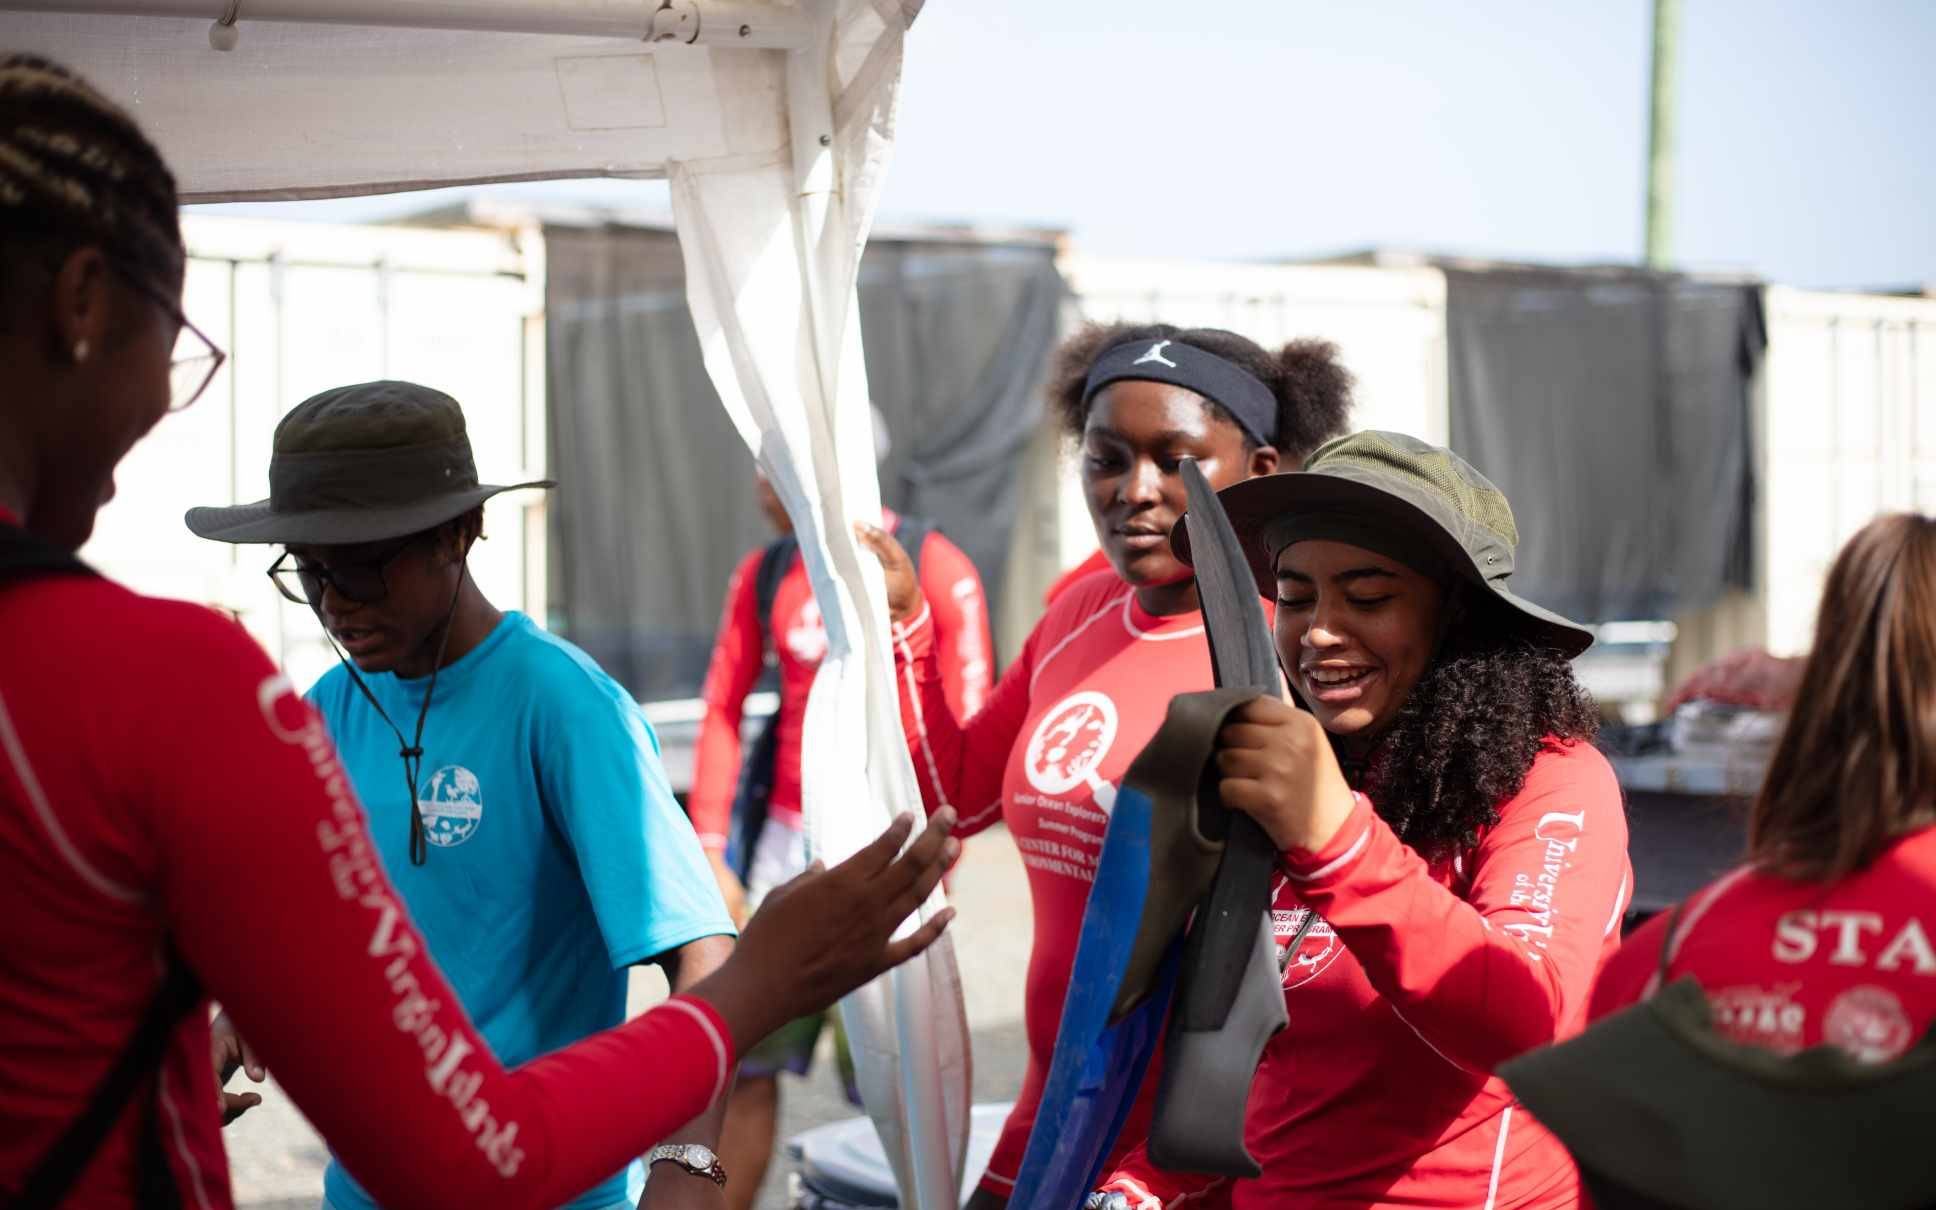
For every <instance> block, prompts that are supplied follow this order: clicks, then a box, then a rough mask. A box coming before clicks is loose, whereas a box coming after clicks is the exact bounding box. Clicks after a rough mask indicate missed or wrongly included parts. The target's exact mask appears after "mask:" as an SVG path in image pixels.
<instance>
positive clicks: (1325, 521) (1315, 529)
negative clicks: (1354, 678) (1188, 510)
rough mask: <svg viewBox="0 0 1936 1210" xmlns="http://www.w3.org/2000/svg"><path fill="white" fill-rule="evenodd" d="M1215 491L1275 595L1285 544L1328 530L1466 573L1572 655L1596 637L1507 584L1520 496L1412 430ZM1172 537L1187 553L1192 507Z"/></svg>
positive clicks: (1507, 621) (1338, 443) (1527, 627)
mask: <svg viewBox="0 0 1936 1210" xmlns="http://www.w3.org/2000/svg"><path fill="white" fill-rule="evenodd" d="M1217 499H1219V500H1221V501H1222V502H1223V506H1224V511H1225V512H1226V513H1228V514H1229V516H1230V524H1231V526H1232V527H1233V528H1234V529H1235V530H1236V531H1237V537H1238V538H1239V540H1241V541H1242V542H1243V545H1244V553H1245V554H1247V555H1248V556H1249V557H1250V569H1251V574H1252V575H1254V576H1255V577H1256V578H1257V590H1258V591H1259V592H1260V593H1263V594H1264V595H1266V596H1274V595H1275V594H1276V592H1277V568H1276V562H1277V555H1278V552H1280V551H1282V550H1283V549H1284V548H1285V547H1286V546H1289V545H1290V544H1291V543H1293V542H1298V541H1303V540H1306V539H1313V538H1328V539H1332V540H1335V541H1341V542H1350V543H1352V544H1354V545H1358V546H1365V547H1367V548H1370V549H1376V550H1379V551H1381V552H1385V553H1388V554H1391V555H1392V556H1393V557H1395V558H1398V559H1400V561H1402V562H1404V563H1406V564H1408V565H1410V566H1412V567H1413V568H1415V569H1416V570H1420V571H1427V572H1437V573H1440V574H1442V575H1445V576H1449V577H1452V578H1454V579H1457V580H1460V581H1464V582H1465V583H1467V584H1469V585H1471V586H1472V587H1473V588H1476V589H1478V590H1480V591H1481V593H1483V594H1484V595H1483V596H1481V597H1480V600H1482V601H1492V602H1494V603H1496V604H1497V605H1499V606H1502V607H1503V608H1500V609H1497V610H1493V611H1490V616H1491V617H1493V618H1494V619H1496V620H1497V621H1498V622H1499V623H1500V624H1502V625H1504V626H1506V627H1507V628H1509V629H1510V630H1512V631H1513V632H1515V633H1517V634H1519V635H1520V636H1522V637H1524V638H1525V639H1527V640H1528V641H1529V642H1531V643H1533V644H1534V645H1536V646H1540V647H1547V648H1551V649H1553V650H1555V651H1558V652H1560V653H1561V654H1563V655H1566V656H1567V657H1569V658H1570V657H1572V656H1576V655H1578V654H1580V653H1581V652H1582V651H1585V650H1586V649H1587V648H1588V647H1590V646H1592V645H1593V634H1592V632H1591V631H1589V630H1587V629H1586V628H1585V627H1583V626H1580V625H1578V624H1577V623H1574V622H1571V621H1568V620H1567V619H1566V618H1563V617H1561V616H1560V615H1559V614H1556V613H1554V612H1552V611H1551V610H1548V609H1542V608H1541V607H1539V606H1538V605H1535V604H1533V603H1532V602H1531V601H1528V600H1526V599H1525V598H1523V597H1519V596H1515V595H1514V594H1513V592H1512V590H1511V589H1510V588H1508V587H1507V586H1506V581H1507V580H1508V578H1510V577H1511V575H1512V573H1513V552H1514V550H1515V549H1516V548H1517V547H1518V545H1519V528H1518V526H1516V525H1515V524H1514V523H1513V515H1512V507H1511V505H1509V504H1507V502H1506V496H1505V493H1504V492H1501V491H1500V490H1499V489H1498V488H1497V487H1494V486H1493V485H1492V483H1491V481H1490V480H1488V479H1487V478H1486V477H1485V476H1484V475H1481V474H1480V473H1479V472H1478V471H1476V470H1474V469H1473V468H1472V467H1471V465H1470V464H1468V463H1467V462H1466V461H1465V459H1463V458H1461V457H1459V456H1458V455H1457V454H1455V453H1453V452H1452V451H1451V450H1448V449H1446V448H1444V447H1443V446H1436V445H1431V444H1428V443H1427V442H1424V441H1420V440H1419V439H1418V438H1416V437H1408V436H1406V435H1405V434H1403V433H1385V432H1377V431H1366V432H1362V433H1353V434H1351V435H1350V436H1348V437H1339V438H1337V439H1335V440H1333V441H1329V442H1326V443H1325V444H1324V445H1322V446H1319V447H1318V450H1317V452H1316V453H1314V454H1312V455H1311V456H1310V458H1308V459H1306V460H1305V463H1304V469H1303V470H1301V471H1292V472H1288V473H1285V474H1281V475H1263V476H1260V477H1258V478H1255V479H1246V480H1245V481H1244V482H1242V483H1238V484H1234V485H1232V486H1230V487H1226V488H1224V489H1223V490H1222V491H1221V492H1218V493H1217ZM1170 545H1171V546H1172V547H1173V548H1174V549H1175V551H1176V554H1177V557H1178V558H1180V559H1182V560H1183V561H1184V562H1185V563H1188V562H1189V561H1190V535H1189V529H1188V518H1187V517H1186V518H1184V519H1183V520H1182V521H1179V522H1178V523H1177V525H1176V528H1175V529H1174V530H1173V531H1171V533H1170Z"/></svg>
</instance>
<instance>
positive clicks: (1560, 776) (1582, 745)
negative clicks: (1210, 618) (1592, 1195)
mask: <svg viewBox="0 0 1936 1210" xmlns="http://www.w3.org/2000/svg"><path fill="white" fill-rule="evenodd" d="M1221 498H1222V500H1223V501H1224V503H1225V507H1226V509H1227V511H1228V512H1229V514H1230V517H1231V521H1232V523H1233V525H1235V526H1236V528H1237V530H1238V533H1239V534H1240V535H1241V536H1242V537H1243V539H1244V544H1245V547H1246V549H1247V551H1248V552H1249V554H1250V556H1251V562H1252V569H1253V572H1254V574H1255V575H1256V577H1257V582H1258V586H1259V587H1260V588H1262V589H1264V590H1265V591H1268V592H1272V593H1274V594H1275V596H1276V599H1277V613H1276V623H1275V625H1276V638H1277V650H1278V656H1279V659H1280V660H1281V661H1282V664H1283V667H1284V669H1285V671H1286V673H1287V675H1288V676H1289V678H1290V683H1291V688H1292V692H1293V693H1294V694H1295V697H1296V699H1297V701H1296V702H1286V701H1279V700H1276V699H1274V698H1262V699H1259V700H1257V701H1256V702H1253V703H1252V704H1251V705H1250V706H1248V707H1246V708H1245V709H1244V710H1243V711H1242V712H1241V714H1239V715H1238V716H1236V717H1235V718H1234V719H1233V721H1232V722H1230V723H1229V724H1227V725H1226V726H1225V728H1224V730H1223V732H1222V734H1221V735H1220V736H1219V738H1218V749H1219V750H1218V755H1217V764H1218V770H1219V773H1220V785H1221V790H1222V794H1223V801H1224V803H1225V804H1226V805H1228V806H1230V807H1231V808H1233V809H1237V810H1242V811H1244V812H1246V813H1248V814H1250V815H1251V816H1253V817H1255V818H1256V819H1257V821H1258V822H1259V823H1260V824H1262V825H1263V827H1264V830H1265V831H1266V832H1267V833H1269V835H1270V836H1271V838H1272V840H1273V841H1274V842H1275V843H1276V845H1277V847H1278V849H1279V850H1280V851H1281V853H1282V858H1281V870H1280V872H1279V876H1278V878H1277V880H1276V886H1275V888H1274V895H1273V909H1274V910H1273V917H1274V925H1275V930H1276V933H1277V936H1278V944H1279V947H1280V949H1282V950H1288V949H1289V947H1290V946H1291V944H1292V943H1293V940H1294V939H1296V941H1295V944H1296V948H1295V951H1294V952H1284V953H1281V954H1280V959H1281V965H1282V967H1283V970H1284V972H1285V973H1284V995H1285V1000H1286V1003H1287V1007H1288V1008H1289V1010H1290V1019H1291V1025H1290V1028H1289V1029H1287V1030H1285V1031H1284V1032H1283V1033H1280V1034H1279V1035H1278V1036H1277V1037H1276V1038H1274V1039H1272V1041H1271V1042H1270V1044H1269V1046H1268V1047H1267V1048H1266V1050H1265V1052H1264V1059H1263V1064H1262V1067H1261V1068H1260V1070H1259V1072H1258V1074H1257V1079H1256V1083H1255V1084H1254V1086H1253V1087H1252V1090H1251V1099H1250V1109H1249V1117H1248V1123H1247V1127H1246V1136H1247V1138H1246V1142H1247V1145H1248V1147H1249V1149H1250V1152H1251V1154H1252V1155H1253V1156H1255V1157H1256V1158H1257V1160H1258V1162H1259V1163H1260V1164H1261V1165H1262V1166H1263V1174H1262V1175H1261V1176H1260V1177H1258V1178H1257V1179H1255V1180H1248V1181H1241V1182H1238V1183H1237V1184H1236V1185H1234V1186H1232V1187H1230V1188H1229V1189H1228V1190H1227V1191H1222V1192H1227V1194H1228V1196H1229V1197H1230V1200H1231V1203H1232V1204H1233V1205H1234V1206H1236V1207H1238V1208H1239V1210H1246V1208H1249V1207H1263V1206H1271V1207H1284V1206H1297V1207H1320V1206H1322V1207H1343V1206H1350V1207H1354V1208H1358V1207H1382V1206H1421V1205H1431V1206H1474V1207H1476V1206H1485V1207H1488V1208H1489V1210H1492V1208H1503V1207H1507V1206H1513V1207H1541V1208H1548V1207H1566V1206H1574V1205H1577V1204H1578V1200H1579V1194H1578V1188H1577V1177H1576V1175H1575V1172H1574V1169H1573V1165H1572V1164H1571V1162H1570V1161H1569V1160H1568V1158H1567V1155H1566V1152H1565V1151H1564V1150H1563V1149H1562V1148H1561V1147H1560V1145H1559V1143H1558V1142H1557V1141H1556V1140H1554V1139H1553V1138H1552V1137H1551V1136H1550V1135H1549V1134H1548V1133H1547V1132H1546V1131H1545V1130H1544V1129H1543V1128H1542V1127H1540V1125H1539V1124H1538V1123H1537V1122H1534V1121H1532V1120H1531V1119H1530V1118H1529V1117H1528V1116H1527V1115H1526V1114H1525V1113H1523V1112H1520V1113H1517V1114H1515V1112H1514V1108H1515V1106H1514V1104H1513V1099H1512V1094H1511V1093H1510V1092H1509V1091H1508V1090H1507V1089H1506V1087H1505V1085H1504V1084H1503V1083H1502V1082H1501V1081H1500V1080H1498V1079H1497V1078H1496V1077H1494V1076H1493V1075H1492V1074H1491V1072H1492V1068H1493V1067H1494V1066H1495V1065H1496V1064H1498V1063H1500V1062H1502V1061H1504V1060H1506V1059H1508V1058H1511V1057H1512V1056H1514V1055H1516V1054H1519V1053H1520V1052H1521V1051H1524V1050H1528V1049H1530V1048H1532V1047H1534V1046H1538V1045H1540V1044H1542V1043H1546V1042H1550V1041H1552V1040H1553V1039H1554V1038H1555V1037H1558V1036H1562V1035H1564V1034H1567V1033H1570V1032H1573V1031H1575V1030H1577V1029H1578V1028H1579V1027H1580V1026H1581V1024H1582V1023H1583V1021H1584V1019H1585V1014H1586V1005H1587V996H1588V992H1589V989H1590V988H1591V987H1592V983H1593V977H1594V974H1595V972H1596V971H1597V970H1598V969H1599V967H1600V964H1601V961H1602V960H1603V959H1604V958H1605V957H1606V956H1607V955H1608V954H1610V953H1611V952H1612V951H1613V950H1614V949H1615V948H1616V947H1617V945H1618V944H1619V924H1620V919H1621V916H1622V914H1623V911H1624V909H1625V906H1626V903H1627V900H1628V897H1629V894H1630V891H1631V886H1632V878H1631V868H1630V866H1629V865H1628V862H1627V830H1626V820H1625V817H1624V814H1623V812H1622V809H1621V803H1620V791H1619V788H1618V786H1617V785H1616V784H1615V782H1614V779H1613V774H1612V771H1611V769H1610V768H1609V767H1608V765H1607V763H1606V761H1605V760H1604V759H1603V758H1602V757H1601V756H1600V755H1599V753H1598V752H1597V751H1595V750H1594V749H1593V748H1592V747H1591V746H1590V745H1589V744H1587V743H1586V742H1585V741H1586V740H1587V739H1588V738H1589V737H1590V736H1591V735H1592V733H1593V730H1594V726H1595V721H1596V715H1595V712H1594V710H1593V706H1592V703H1591V701H1590V700H1589V699H1588V697H1587V695H1586V694H1585V693H1584V692H1583V691H1582V690H1581V689H1580V687H1579V685H1578V684H1577V683H1576V682H1575V680H1574V679H1573V674H1572V671H1571V668H1570V665H1569V663H1568V661H1569V660H1570V659H1571V657H1572V656H1574V655H1577V654H1579V652H1581V651H1582V650H1584V649H1585V648H1586V646H1587V645H1588V643H1589V642H1590V641H1591V639H1590V637H1589V635H1588V634H1587V632H1585V631H1584V630H1582V629H1580V628H1579V627H1577V626H1574V625H1573V624H1572V623H1570V622H1568V621H1566V620H1565V619H1564V618H1560V617H1558V616H1557V615H1554V614H1551V613H1548V612H1547V611H1545V610H1543V609H1540V608H1539V607H1537V606H1535V605H1532V604H1530V603H1528V602H1526V601H1524V600H1521V599H1520V598H1518V597H1515V596H1514V595H1512V593H1511V592H1509V591H1508V590H1507V588H1506V580H1507V577H1508V576H1509V575H1510V574H1511V573H1512V570H1513V551H1514V548H1515V546H1516V545H1517V543H1518V531H1517V530H1516V528H1515V527H1514V524H1513V519H1512V512H1511V509H1510V508H1509V507H1508V505H1507V503H1506V499H1505V497H1504V496H1503V495H1502V494H1501V493H1500V492H1499V490H1498V489H1497V488H1495V487H1494V486H1493V485H1492V484H1491V483H1489V482H1487V481H1486V480H1485V479H1484V478H1483V477H1482V476H1481V475H1480V474H1479V473H1478V472H1477V471H1475V470H1473V469H1472V468H1471V467H1470V466H1468V465H1466V463H1465V462H1464V461H1463V460H1461V459H1460V458H1459V457H1458V456H1457V455H1455V454H1453V453H1452V452H1451V451H1449V450H1444V449H1439V448H1436V447H1433V446H1429V445H1426V444H1424V443H1423V442H1419V441H1416V440H1414V439H1412V438H1410V437H1405V436H1401V435H1399V434H1395V433H1359V434H1355V435H1353V436H1351V437H1346V438H1342V439H1340V440H1337V441H1334V442H1331V443H1330V444H1328V445H1326V446H1325V447H1324V448H1322V449H1320V450H1319V451H1318V452H1317V453H1316V454H1315V455H1313V456H1312V458H1311V459H1310V461H1309V462H1308V463H1307V464H1306V466H1305V470H1304V472H1303V473H1299V474H1286V475H1272V476H1269V477H1267V478H1262V479H1253V480H1251V481H1249V482H1247V483H1240V484H1237V485H1235V486H1233V487H1231V488H1228V489H1226V490H1224V491H1223V492H1222V493H1221ZM1186 539H1187V535H1185V534H1183V533H1182V532H1181V531H1179V533H1178V535H1177V539H1176V541H1177V546H1178V553H1179V554H1180V555H1181V556H1182V557H1184V558H1186V559H1187V558H1188V555H1189V551H1188V543H1187V540H1186ZM1300 704H1301V705H1302V706H1303V707H1304V708H1303V709H1300V708H1299V705H1300ZM1313 912H1315V913H1316V914H1317V916H1318V920H1317V921H1316V922H1315V923H1314V924H1313V925H1312V926H1311V927H1310V928H1308V929H1303V928H1302V926H1303V925H1304V923H1305V920H1306V918H1307V917H1308V916H1309V915H1310V914H1311V913H1313ZM1218 1183H1219V1182H1216V1181H1212V1180H1210V1179H1209V1178H1200V1177H1190V1176H1186V1175H1183V1174H1178V1173H1172V1172H1164V1171H1161V1170H1159V1169H1157V1168H1156V1167H1155V1166H1154V1165H1153V1164H1151V1163H1150V1162H1149V1160H1148V1158H1147V1156H1146V1155H1145V1154H1144V1153H1143V1152H1142V1150H1141V1149H1140V1148H1138V1149H1136V1150H1135V1151H1133V1152H1131V1154H1130V1155H1129V1157H1128V1158H1127V1159H1126V1160H1125V1161H1124V1162H1123V1163H1122V1164H1121V1165H1120V1166H1118V1167H1117V1169H1116V1170H1115V1171H1114V1173H1113V1174H1112V1176H1111V1177H1110V1178H1109V1180H1108V1182H1107V1183H1106V1185H1105V1193H1106V1195H1114V1197H1113V1198H1110V1197H1106V1198H1105V1200H1116V1199H1120V1200H1119V1201H1117V1204H1119V1205H1126V1206H1129V1207H1134V1208H1135V1210H1153V1208H1159V1207H1162V1206H1165V1205H1173V1204H1177V1203H1181V1202H1183V1201H1184V1200H1185V1199H1186V1198H1191V1199H1194V1198H1196V1197H1198V1196H1200V1195H1202V1194H1204V1193H1206V1192H1210V1191H1211V1189H1212V1187H1213V1186H1215V1185H1217V1184H1218Z"/></svg>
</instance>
